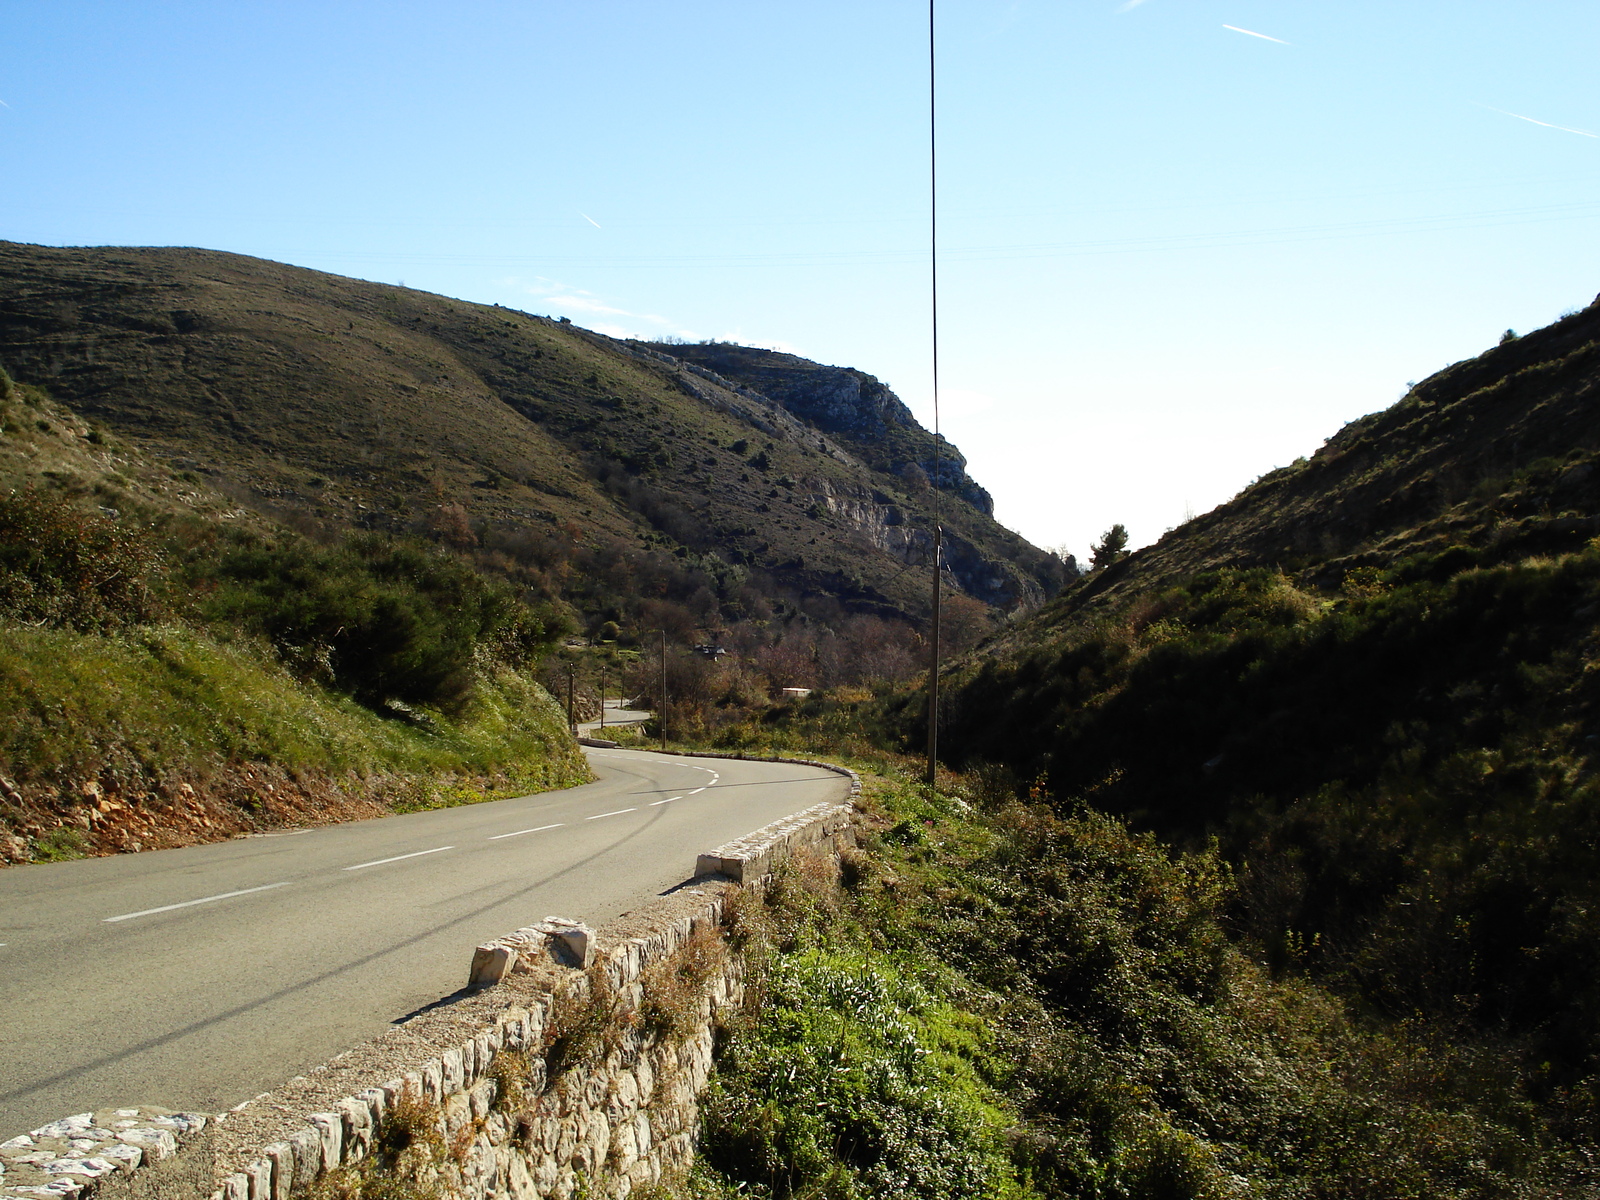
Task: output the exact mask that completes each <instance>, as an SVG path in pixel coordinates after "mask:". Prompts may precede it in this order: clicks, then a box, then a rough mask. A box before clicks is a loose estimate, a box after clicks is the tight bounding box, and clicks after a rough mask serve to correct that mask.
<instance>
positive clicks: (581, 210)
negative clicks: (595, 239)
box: [578, 208, 600, 229]
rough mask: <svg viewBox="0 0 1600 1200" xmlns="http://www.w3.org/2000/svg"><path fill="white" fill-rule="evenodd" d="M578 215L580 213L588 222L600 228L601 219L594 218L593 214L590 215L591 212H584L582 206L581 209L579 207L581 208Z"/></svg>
mask: <svg viewBox="0 0 1600 1200" xmlns="http://www.w3.org/2000/svg"><path fill="white" fill-rule="evenodd" d="M578 215H579V216H580V217H582V218H583V219H584V220H585V221H587V222H589V224H591V225H593V226H594V227H595V228H596V229H599V228H600V222H599V221H596V220H595V219H594V218H593V217H591V216H590V215H589V214H588V213H586V212H584V211H583V209H581V208H580V209H579V210H578Z"/></svg>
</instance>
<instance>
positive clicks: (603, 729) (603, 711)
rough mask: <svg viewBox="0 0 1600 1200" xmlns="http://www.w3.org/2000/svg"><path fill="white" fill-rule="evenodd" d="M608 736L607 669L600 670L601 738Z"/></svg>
mask: <svg viewBox="0 0 1600 1200" xmlns="http://www.w3.org/2000/svg"><path fill="white" fill-rule="evenodd" d="M605 735H606V669H605V668H604V667H601V668H600V736H601V737H605Z"/></svg>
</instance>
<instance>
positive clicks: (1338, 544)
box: [819, 307, 1600, 1112]
mask: <svg viewBox="0 0 1600 1200" xmlns="http://www.w3.org/2000/svg"><path fill="white" fill-rule="evenodd" d="M1597 340H1600V307H1591V308H1590V309H1588V310H1585V311H1584V312H1583V313H1579V314H1576V315H1573V316H1570V317H1568V318H1566V319H1564V320H1563V321H1561V322H1559V323H1558V324H1556V325H1555V326H1552V327H1551V328H1550V329H1547V330H1542V331H1539V332H1538V333H1535V334H1530V335H1527V336H1525V337H1523V338H1521V339H1519V340H1518V341H1515V342H1511V343H1507V344H1506V345H1503V346H1500V347H1497V348H1495V349H1494V350H1491V351H1489V352H1488V353H1486V354H1485V355H1483V356H1481V357H1480V358H1479V359H1476V360H1473V361H1472V362H1470V363H1465V364H1458V365H1457V366H1455V367H1452V368H1450V369H1449V370H1447V371H1445V372H1442V373H1441V374H1440V375H1438V376H1435V377H1434V378H1432V379H1430V380H1428V381H1426V382H1425V383H1423V384H1421V385H1419V386H1418V387H1417V388H1416V389H1415V390H1414V391H1413V393H1412V394H1411V395H1410V396H1409V397H1408V398H1407V399H1406V400H1404V401H1402V402H1401V403H1400V404H1398V405H1396V406H1395V407H1394V408H1393V409H1391V410H1389V411H1387V412H1385V413H1382V414H1378V415H1376V416H1374V417H1370V418H1366V419H1364V420H1362V421H1360V422H1357V423H1356V424H1355V425H1354V426H1352V427H1350V428H1347V429H1346V430H1345V431H1343V432H1342V433H1340V434H1339V435H1338V436H1336V437H1335V438H1333V439H1331V440H1330V441H1329V443H1328V445H1327V446H1326V447H1324V449H1323V450H1322V451H1321V452H1320V453H1319V454H1318V455H1317V456H1316V457H1314V458H1312V459H1311V460H1309V461H1308V462H1305V463H1302V464H1299V465H1297V466H1296V467H1294V468H1291V469H1287V470H1285V471H1283V472H1277V473H1274V474H1273V475H1271V476H1268V477H1267V478H1265V479H1263V480H1262V481H1260V482H1258V483H1257V484H1256V485H1254V486H1253V487H1251V488H1250V489H1247V490H1246V491H1245V492H1244V493H1242V494H1241V495H1240V496H1239V497H1238V498H1237V499H1235V500H1234V501H1232V502H1231V503H1230V504H1228V505H1225V506H1223V508H1221V509H1219V510H1217V511H1216V512H1214V513H1212V514H1208V515H1207V516H1206V517H1204V518H1201V519H1200V520H1198V521H1195V522H1192V523H1191V524H1190V525H1187V526H1185V527H1183V528H1182V529H1180V530H1177V531H1175V532H1174V533H1173V534H1171V535H1169V536H1168V537H1167V538H1165V539H1163V541H1162V543H1161V544H1160V545H1158V546H1157V547H1154V548H1152V549H1151V550H1148V551H1145V552H1142V553H1141V554H1139V555H1135V556H1134V557H1133V558H1132V559H1130V560H1127V561H1126V562H1125V563H1124V564H1121V565H1119V566H1117V567H1114V568H1111V569H1110V570H1107V571H1105V572H1103V573H1101V574H1099V575H1097V576H1095V577H1093V578H1091V579H1090V580H1088V581H1086V583H1085V584H1083V585H1081V586H1080V587H1079V588H1078V589H1076V590H1074V591H1073V592H1071V593H1069V594H1067V595H1065V596H1063V597H1062V598H1060V599H1059V600H1057V601H1056V602H1054V603H1053V604H1052V605H1049V606H1047V607H1046V608H1045V609H1044V610H1042V611H1041V612H1040V613H1039V614H1037V615H1036V616H1035V617H1034V618H1033V619H1032V620H1030V621H1028V622H1024V623H1022V624H1020V625H1019V626H1018V627H1015V628H1014V629H1013V630H1012V631H1010V632H1009V633H1008V634H1007V635H1006V636H1005V638H1004V639H1003V640H1002V641H1000V642H999V643H997V644H996V645H994V646H992V647H991V648H990V651H989V653H987V654H980V655H979V656H976V657H974V658H973V659H971V660H969V661H968V662H966V663H964V664H962V665H960V666H958V667H957V668H956V670H955V671H954V673H953V677H952V679H951V685H950V688H949V690H948V692H947V696H948V709H947V711H946V721H947V726H946V728H945V730H944V731H943V733H942V737H941V748H942V749H943V750H944V751H945V753H946V754H947V755H949V756H950V758H951V759H952V760H953V761H961V762H966V763H967V764H969V765H970V766H974V767H976V766H978V765H980V764H985V763H987V764H999V766H1000V767H1001V768H1003V769H1004V770H1005V771H1009V777H1010V779H1011V780H1012V781H1013V783H1012V786H1023V787H1026V786H1027V785H1028V784H1029V783H1032V782H1034V781H1037V786H1041V787H1043V788H1045V789H1046V790H1048V791H1049V792H1051V793H1053V794H1054V795H1056V796H1058V797H1061V798H1062V804H1063V806H1064V807H1066V806H1070V805H1072V804H1088V805H1091V806H1093V807H1094V808H1096V809H1100V810H1109V811H1111V812H1113V813H1118V814H1122V815H1124V816H1125V817H1127V818H1128V819H1130V820H1132V821H1133V822H1134V823H1135V825H1136V826H1138V827H1143V828H1147V829H1153V830H1155V831H1158V832H1159V833H1161V834H1163V835H1165V836H1167V837H1169V838H1172V839H1174V840H1176V841H1178V842H1180V843H1184V844H1199V843H1200V842H1201V841H1203V839H1204V838H1205V837H1206V836H1207V835H1211V836H1215V837H1218V838H1220V839H1221V841H1220V845H1221V849H1222V851H1223V852H1224V853H1225V854H1226V855H1227V856H1228V857H1229V859H1230V861H1232V862H1233V863H1234V864H1235V866H1236V867H1237V868H1238V870H1239V871H1240V878H1241V887H1240V890H1239V893H1238V895H1237V897H1236V898H1235V899H1234V901H1233V902H1232V905H1231V909H1230V915H1231V920H1232V921H1233V923H1234V927H1235V929H1236V930H1237V931H1238V932H1239V933H1241V934H1243V935H1244V936H1245V937H1246V938H1247V939H1248V940H1249V941H1250V943H1251V944H1252V945H1253V946H1254V947H1255V948H1256V951H1257V952H1258V953H1260V954H1261V955H1262V956H1263V958H1264V961H1266V962H1268V963H1269V964H1270V965H1271V966H1272V967H1273V969H1275V970H1278V971H1282V972H1289V973H1295V972H1299V971H1302V970H1304V971H1309V972H1310V973H1311V974H1312V975H1313V976H1314V977H1315V978H1318V979H1321V980H1324V981H1327V982H1328V983H1330V984H1332V985H1333V986H1335V987H1336V988H1338V989H1339V990H1340V991H1341V993H1342V994H1343V995H1345V996H1347V997H1349V998H1351V999H1352V1000H1353V1001H1354V1002H1355V1003H1357V1004H1359V1005H1361V1006H1363V1007H1364V1008H1365V1009H1366V1010H1367V1011H1368V1012H1370V1013H1372V1014H1373V1015H1374V1016H1376V1017H1379V1018H1382V1019H1384V1020H1414V1021H1417V1022H1420V1023H1421V1027H1423V1028H1426V1029H1429V1030H1432V1031H1434V1033H1435V1034H1437V1035H1438V1036H1440V1037H1447V1038H1450V1039H1459V1040H1460V1041H1461V1042H1462V1043H1463V1044H1466V1045H1470V1046H1475V1047H1477V1048H1478V1050H1479V1051H1481V1053H1482V1054H1483V1055H1484V1056H1485V1061H1493V1062H1495V1063H1497V1064H1499V1066H1498V1067H1497V1068H1496V1069H1501V1070H1504V1071H1506V1072H1508V1073H1509V1074H1510V1075H1511V1076H1512V1077H1514V1078H1516V1079H1517V1080H1518V1083H1517V1087H1519V1088H1521V1089H1522V1094H1523V1095H1524V1096H1525V1098H1526V1099H1527V1101H1528V1103H1529V1104H1530V1105H1531V1106H1533V1109H1534V1110H1538V1111H1544V1112H1557V1111H1561V1112H1565V1111H1568V1106H1569V1105H1571V1104H1575V1103H1576V1104H1579V1105H1580V1106H1581V1105H1582V1104H1592V1103H1593V1096H1594V1094H1595V1092H1596V1081H1597V1079H1600V1038H1597V1036H1596V1032H1595V1031H1596V1030H1597V1029H1600V951H1597V950H1596V946H1597V945H1600V942H1597V940H1596V932H1597V931H1596V930H1595V929H1594V928H1593V921H1594V915H1593V914H1594V913H1596V912H1597V911H1600V894H1597V892H1596V887H1595V883H1594V864H1595V855H1596V852H1597V849H1600V837H1597V833H1596V831H1597V830H1600V777H1597V774H1596V771H1595V767H1596V757H1595V754H1596V752H1595V747H1596V744H1597V739H1600V693H1597V692H1596V689H1595V680H1596V678H1597V675H1596V671H1595V664H1596V661H1597V653H1600V640H1597V638H1600V633H1597V630H1600V626H1597V615H1596V614H1597V613H1600V548H1597V543H1595V542H1594V541H1593V540H1592V539H1594V537H1595V534H1596V533H1597V532H1600V490H1597V489H1600V421H1597V420H1596V419H1595V403H1596V399H1597V397H1600V393H1597V391H1596V386H1595V385H1596V382H1597V381H1600V351H1597V350H1596V349H1595V346H1596V343H1597ZM1280 568H1281V569H1280ZM824 707H826V705H825V704H823V705H822V706H819V712H820V711H821V708H824ZM864 713H865V710H862V712H860V713H857V715H856V717H855V719H857V720H860V719H862V716H863V715H864ZM920 713H921V701H920V699H919V698H918V697H915V696H902V697H899V698H898V699H896V700H895V701H893V702H892V703H891V704H890V705H889V717H890V719H891V720H892V721H894V722H897V723H898V728H899V730H900V732H901V733H902V735H903V736H904V738H905V740H906V742H907V743H908V744H911V745H914V744H915V743H916V740H917V739H918V738H919V737H920V736H921V735H920V732H919V727H920V725H921V720H920ZM828 719H829V720H834V721H837V720H839V719H841V718H839V717H837V716H833V717H829V718H828ZM867 719H869V720H872V719H882V716H881V713H880V716H878V717H876V718H874V717H868V718H867ZM985 769H994V768H993V767H986V768H985ZM1574 1097H1578V1098H1581V1099H1578V1100H1575V1099H1574Z"/></svg>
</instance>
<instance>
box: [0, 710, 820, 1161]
mask: <svg viewBox="0 0 1600 1200" xmlns="http://www.w3.org/2000/svg"><path fill="white" fill-rule="evenodd" d="M607 719H608V721H609V720H610V714H609V713H608V714H607ZM589 756H590V762H591V763H592V764H593V766H594V768H595V770H596V772H597V773H598V774H599V775H600V780H599V782H597V783H591V784H587V785H585V786H583V787H578V788H570V789H568V790H566V791H561V792H545V793H543V794H541V795H537V796H526V797H522V798H519V799H515V800H501V801H497V802H495V803H492V804H474V805H468V806H465V807H462V808H449V809H439V810H436V811H433V812H424V813H413V814H410V815H408V816H399V817H385V818H381V819H378V820H372V821H359V822H352V823H350V824H346V825H334V826H329V827H326V828H320V829H309V830H303V831H294V832H284V833H273V834H261V835H257V836H253V837H248V838H238V839H235V840H233V841H230V842H223V843H219V844H216V845H210V846H191V847H187V848H185V849H181V850H160V851H154V852H151V853H147V854H126V855H118V856H115V857H112V858H95V859H85V860H81V861H78V862H68V863H51V864H40V865H34V866H22V867H11V868H9V869H6V870H0V1141H3V1140H5V1139H6V1138H8V1137H11V1136H14V1135H15V1134H18V1133H22V1132H25V1131H27V1130H29V1129H33V1128H35V1127H37V1126H39V1125H42V1124H44V1123H45V1122H47V1121H52V1120H55V1119H57V1118H59V1117H63V1116H66V1115H68V1114H69V1113H78V1112H86V1111H88V1110H90V1109H98V1108H106V1107H112V1106H131V1105H136V1104H146V1105H154V1106H159V1107H163V1108H170V1109H189V1110H200V1111H205V1112H217V1111H220V1110H222V1109H225V1108H228V1107H231V1106H232V1105H235V1104H238V1103H240V1102H241V1101H244V1100H247V1099H249V1098H250V1097H252V1096H255V1095H258V1094H259V1093H261V1092H263V1091H266V1090H268V1089H269V1088H272V1087H275V1086H277V1085H278V1084H280V1083H282V1082H284V1081H285V1080H287V1079H290V1078H292V1077H293V1076H295V1075H298V1074H302V1073H304V1072H305V1071H306V1070H308V1069H309V1068H311V1067H313V1066H315V1065H317V1064H318V1063H322V1062H325V1061H327V1060H328V1059H329V1058H331V1057H333V1056H334V1055H335V1054H338V1053H339V1052H340V1051H342V1050H346V1049H348V1048H349V1047H351V1046H353V1045H357V1044H359V1043H360V1042H363V1041H366V1040H367V1039H369V1038H372V1037H375V1036H376V1035H378V1034H380V1033H382V1032H383V1031H384V1029H386V1028H387V1027H388V1026H389V1025H390V1024H391V1023H393V1022H394V1021H396V1020H397V1019H400V1018H402V1017H404V1016H406V1015H407V1014H409V1013H412V1012H415V1011H416V1010H417V1009H419V1008H423V1007H425V1006H427V1005H429V1004H431V1003H433V1002H434V1001H436V1000H438V999H440V998H441V997H443V996H447V995H450V994H451V993H453V992H455V991H457V990H458V989H460V988H461V987H462V985H463V984H464V983H465V982H466V976H467V967H468V964H469V963H470V961H471V958H472V949H473V947H474V946H475V945H477V944H478V943H479V942H482V941H487V940H489V939H491V938H494V937H497V936H499V935H500V934H503V933H508V932H510V931H511V930H513V929H516V928H518V927H520V926H523V925H528V924H532V923H533V922H535V921H538V920H541V919H542V918H544V917H545V916H547V915H554V916H563V917H570V918H573V919H575V920H583V921H587V922H589V923H590V924H591V925H599V924H600V923H602V922H605V921H608V920H610V919H612V918H613V917H616V916H618V915H620V914H621V913H624V912H627V911H628V910H630V909H632V908H635V907H637V906H638V905H639V904H641V903H642V902H644V901H647V900H649V899H650V898H651V897H653V896H655V895H657V894H659V893H661V892H663V891H666V890H668V889H670V888H671V887H672V886H674V885H676V884H678V883H681V882H682V881H683V880H685V879H687V878H688V877H689V876H690V875H692V874H693V870H694V861H695V856H696V855H697V854H698V853H699V852H701V851H702V850H709V849H711V848H712V847H714V846H718V845H720V844H721V843H723V842H726V841H730V840H732V839H733V838H736V837H740V836H742V835H744V834H746V833H750V832H751V831H753V830H755V829H758V828H760V827H761V826H762V825H765V824H767V823H768V822H770V821H775V820H777V819H779V818H780V817H784V816H787V815H789V814H790V813H794V812H798V811H799V810H801V809H803V808H807V807H809V806H810V805H813V804H816V803H819V802H821V801H823V800H830V799H839V798H842V797H843V795H844V794H845V791H846V787H847V783H846V781H845V780H844V779H842V778H841V777H840V776H838V775H834V774H832V773H830V772H827V771H822V770H818V769H817V768H814V767H801V766H794V765H790V764H786V763H756V762H738V761H732V760H724V759H691V758H679V757H676V756H668V755H659V754H651V753H648V752H643V751H630V750H592V751H590V752H589Z"/></svg>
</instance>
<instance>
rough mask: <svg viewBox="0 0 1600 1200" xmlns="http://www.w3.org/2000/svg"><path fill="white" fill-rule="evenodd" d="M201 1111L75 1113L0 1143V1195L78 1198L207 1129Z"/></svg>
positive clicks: (61, 1199)
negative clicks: (101, 1180)
mask: <svg viewBox="0 0 1600 1200" xmlns="http://www.w3.org/2000/svg"><path fill="white" fill-rule="evenodd" d="M207 1120H208V1118H207V1117H206V1116H204V1115H202V1114H200V1113H174V1112H168V1111H166V1110H165V1109H159V1108H113V1109H107V1110H105V1111H103V1112H86V1113H78V1114H76V1115H75V1116H70V1117H63V1118H62V1119H61V1120H59V1121H51V1122H50V1124H48V1125H41V1126H40V1127H39V1128H38V1129H34V1130H31V1131H30V1132H28V1133H25V1134H22V1135H20V1136H19V1137H14V1138H12V1139H10V1140H9V1141H5V1142H0V1195H4V1196H7V1197H11V1196H15V1197H18V1198H19V1200H20V1198H21V1197H27V1198H28V1200H36V1198H37V1197H41V1196H42V1197H45V1198H46V1200H77V1197H78V1196H80V1195H81V1194H82V1193H83V1192H84V1190H85V1189H86V1188H87V1187H88V1185H89V1184H90V1183H92V1182H93V1181H94V1180H96V1179H99V1178H101V1177H102V1176H105V1175H111V1174H113V1173H115V1172H118V1171H123V1172H128V1171H133V1170H135V1169H136V1168H138V1167H141V1166H147V1165H150V1164H153V1163H156V1162H159V1161H161V1160H162V1159H164V1158H166V1157H167V1156H168V1155H171V1154H175V1153H177V1151H178V1147H179V1145H180V1143H182V1142H185V1141H187V1140H188V1139H189V1137H190V1135H192V1134H196V1133H199V1132H200V1131H201V1130H202V1129H204V1128H205V1127H206V1122H207Z"/></svg>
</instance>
